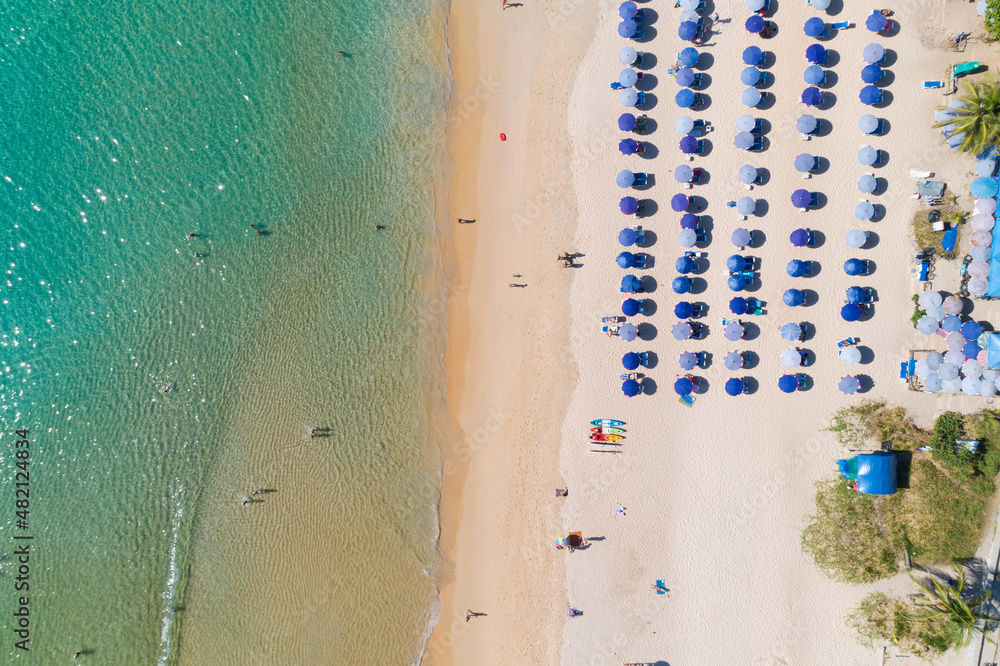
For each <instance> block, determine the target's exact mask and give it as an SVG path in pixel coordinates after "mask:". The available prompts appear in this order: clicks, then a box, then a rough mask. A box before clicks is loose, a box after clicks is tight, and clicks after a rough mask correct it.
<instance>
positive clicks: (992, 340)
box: [979, 333, 1000, 368]
mask: <svg viewBox="0 0 1000 666" xmlns="http://www.w3.org/2000/svg"><path fill="white" fill-rule="evenodd" d="M979 346H980V347H982V348H983V349H985V350H986V367H988V368H1000V333H983V335H982V337H980V338H979Z"/></svg>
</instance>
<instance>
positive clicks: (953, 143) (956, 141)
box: [948, 132, 965, 148]
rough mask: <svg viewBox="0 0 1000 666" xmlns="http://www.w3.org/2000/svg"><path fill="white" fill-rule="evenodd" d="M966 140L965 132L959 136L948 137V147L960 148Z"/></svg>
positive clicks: (958, 134)
mask: <svg viewBox="0 0 1000 666" xmlns="http://www.w3.org/2000/svg"><path fill="white" fill-rule="evenodd" d="M963 139H965V132H958V133H957V134H952V135H951V136H949V137H948V147H949V148H958V147H959V146H960V145H962V141H963Z"/></svg>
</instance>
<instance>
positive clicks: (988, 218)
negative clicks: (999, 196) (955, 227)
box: [969, 213, 996, 231]
mask: <svg viewBox="0 0 1000 666" xmlns="http://www.w3.org/2000/svg"><path fill="white" fill-rule="evenodd" d="M969 224H970V225H972V230H973V231H993V226H994V225H995V224H996V220H995V219H993V215H991V214H987V213H978V214H976V215H973V216H972V217H971V218H969Z"/></svg>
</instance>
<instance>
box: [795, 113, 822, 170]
mask: <svg viewBox="0 0 1000 666" xmlns="http://www.w3.org/2000/svg"><path fill="white" fill-rule="evenodd" d="M817 127H819V121H818V120H816V116H813V115H811V114H808V113H803V114H802V115H801V116H799V119H798V120H796V121H795V129H797V130H798V131H800V132H802V133H803V134H809V133H810V132H813V131H815V130H816V128H817ZM809 157H812V155H810V156H809ZM811 166H812V165H811V164H810V167H811Z"/></svg>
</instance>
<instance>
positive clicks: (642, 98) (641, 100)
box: [635, 90, 646, 131]
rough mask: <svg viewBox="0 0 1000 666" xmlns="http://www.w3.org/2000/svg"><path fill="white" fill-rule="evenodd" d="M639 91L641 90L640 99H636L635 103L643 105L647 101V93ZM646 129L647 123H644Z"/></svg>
mask: <svg viewBox="0 0 1000 666" xmlns="http://www.w3.org/2000/svg"><path fill="white" fill-rule="evenodd" d="M638 92H639V95H638V99H637V100H636V101H635V105H636V106H642V105H643V104H645V103H646V93H644V92H643V91H641V90H640V91H638ZM645 129H646V124H645V123H643V131H645Z"/></svg>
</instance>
